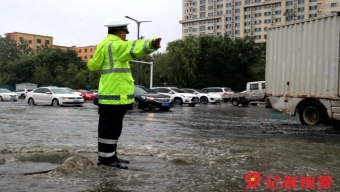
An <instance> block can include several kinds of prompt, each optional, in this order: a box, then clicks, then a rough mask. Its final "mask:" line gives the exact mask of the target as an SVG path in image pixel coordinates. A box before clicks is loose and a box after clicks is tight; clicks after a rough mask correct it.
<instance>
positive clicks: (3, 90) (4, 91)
mask: <svg viewBox="0 0 340 192" xmlns="http://www.w3.org/2000/svg"><path fill="white" fill-rule="evenodd" d="M0 93H12V92H10V91H9V90H7V89H0Z"/></svg>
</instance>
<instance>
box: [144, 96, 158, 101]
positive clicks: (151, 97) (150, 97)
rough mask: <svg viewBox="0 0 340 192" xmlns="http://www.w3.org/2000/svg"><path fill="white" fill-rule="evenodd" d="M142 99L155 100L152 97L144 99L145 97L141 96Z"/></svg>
mask: <svg viewBox="0 0 340 192" xmlns="http://www.w3.org/2000/svg"><path fill="white" fill-rule="evenodd" d="M141 98H142V99H146V100H152V101H153V100H155V98H154V97H145V96H141Z"/></svg>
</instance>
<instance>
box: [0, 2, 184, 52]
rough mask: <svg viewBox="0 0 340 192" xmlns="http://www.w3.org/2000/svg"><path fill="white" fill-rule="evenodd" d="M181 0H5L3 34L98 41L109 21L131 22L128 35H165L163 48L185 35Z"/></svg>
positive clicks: (0, 21)
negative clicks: (138, 29) (180, 22)
mask: <svg viewBox="0 0 340 192" xmlns="http://www.w3.org/2000/svg"><path fill="white" fill-rule="evenodd" d="M181 5H182V4H181V0H1V1H0V35H1V36H4V34H5V33H8V32H23V33H32V34H39V35H45V36H52V37H53V41H54V42H53V44H55V45H62V46H73V45H75V46H77V47H82V46H88V45H96V44H98V43H99V42H100V41H101V40H102V39H103V38H105V37H106V35H107V28H106V27H104V25H105V24H107V23H110V22H112V21H122V22H130V25H129V26H128V27H129V31H130V34H129V35H128V36H127V38H128V39H137V24H136V23H135V22H134V21H131V20H128V19H126V18H125V16H130V17H132V18H134V19H136V20H139V21H152V22H151V23H142V24H141V25H140V35H141V36H145V37H146V38H151V37H162V38H163V39H162V42H161V46H162V48H161V49H160V51H161V52H164V51H165V48H166V46H167V43H168V42H171V41H174V40H177V39H180V38H181V25H180V24H179V20H181V18H182V16H181V12H182V10H181V9H182V7H181Z"/></svg>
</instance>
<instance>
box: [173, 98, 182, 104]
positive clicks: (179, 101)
mask: <svg viewBox="0 0 340 192" xmlns="http://www.w3.org/2000/svg"><path fill="white" fill-rule="evenodd" d="M182 104H183V102H182V99H180V98H176V99H175V105H182Z"/></svg>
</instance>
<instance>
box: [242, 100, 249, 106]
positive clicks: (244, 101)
mask: <svg viewBox="0 0 340 192" xmlns="http://www.w3.org/2000/svg"><path fill="white" fill-rule="evenodd" d="M248 103H249V101H247V100H242V102H241V104H242V106H247V105H248Z"/></svg>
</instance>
